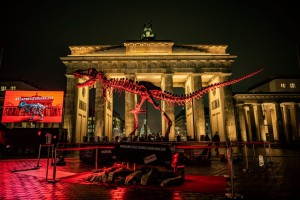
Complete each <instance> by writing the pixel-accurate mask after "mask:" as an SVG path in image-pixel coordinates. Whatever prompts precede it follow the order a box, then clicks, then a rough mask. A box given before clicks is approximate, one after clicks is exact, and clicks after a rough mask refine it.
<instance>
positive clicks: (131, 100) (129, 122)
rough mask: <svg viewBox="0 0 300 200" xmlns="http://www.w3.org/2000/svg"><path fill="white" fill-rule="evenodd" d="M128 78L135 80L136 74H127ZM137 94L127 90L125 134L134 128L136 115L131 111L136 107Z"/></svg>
mask: <svg viewBox="0 0 300 200" xmlns="http://www.w3.org/2000/svg"><path fill="white" fill-rule="evenodd" d="M125 77H126V78H128V79H131V80H135V75H134V74H128V75H125ZM135 96H136V95H135V94H133V93H131V92H125V135H126V137H128V135H129V134H130V133H131V132H132V131H133V130H134V115H133V114H132V113H130V111H131V110H133V109H134V108H135V105H136V101H135V100H136V98H135Z"/></svg>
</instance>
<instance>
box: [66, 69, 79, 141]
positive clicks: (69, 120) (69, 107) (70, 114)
mask: <svg viewBox="0 0 300 200" xmlns="http://www.w3.org/2000/svg"><path fill="white" fill-rule="evenodd" d="M66 77H67V86H66V94H65V109H64V121H63V127H64V128H65V129H67V130H68V137H67V140H68V141H69V142H75V138H76V136H75V133H76V130H75V129H76V128H75V124H76V113H77V107H76V105H77V103H76V102H77V101H78V92H77V90H78V89H77V87H76V83H77V80H76V79H75V77H74V76H73V75H68V74H67V75H66Z"/></svg>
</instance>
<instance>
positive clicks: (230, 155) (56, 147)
mask: <svg viewBox="0 0 300 200" xmlns="http://www.w3.org/2000/svg"><path fill="white" fill-rule="evenodd" d="M139 143H140V142H139ZM143 143H144V144H147V142H143ZM74 144H75V143H64V144H61V143H58V144H56V145H54V144H41V145H40V147H39V154H38V162H37V166H39V163H40V155H41V148H42V147H48V154H47V168H46V181H47V182H48V183H56V182H58V181H59V180H57V179H56V161H57V152H58V151H61V152H62V151H81V150H95V169H98V163H99V160H98V159H99V152H98V150H99V149H113V148H115V145H111V146H107V145H106V146H104V145H102V146H101V145H99V144H92V145H93V146H86V147H59V146H60V145H74ZM78 144H79V146H80V145H81V143H77V145H78ZM168 144H170V143H168ZM204 144H205V145H204ZM75 145H76V144H75ZM85 145H87V144H85ZM250 145H252V150H253V156H254V157H255V156H256V153H255V145H263V148H264V152H265V157H267V156H268V157H269V159H270V162H272V154H271V144H270V142H232V143H227V142H220V143H219V145H218V146H215V145H214V143H212V142H198V143H197V144H196V143H193V144H186V145H183V144H174V145H173V147H174V149H181V150H184V149H192V150H193V149H210V151H211V149H215V148H220V149H222V148H223V149H226V157H227V167H228V177H229V178H230V182H231V184H230V185H231V192H230V193H226V194H225V196H226V198H230V199H232V198H239V197H241V195H240V194H237V193H235V191H234V167H233V156H234V155H233V150H232V148H233V147H242V146H243V147H244V157H245V165H246V166H245V169H244V171H245V172H248V171H250V170H249V164H248V148H247V147H249V146H250ZM266 145H268V149H269V150H268V155H267V153H266ZM50 148H51V152H52V153H51V157H52V163H53V167H54V168H53V174H52V180H48V166H49V159H50ZM127 166H129V165H128V163H127Z"/></svg>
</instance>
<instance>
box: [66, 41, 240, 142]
mask: <svg viewBox="0 0 300 200" xmlns="http://www.w3.org/2000/svg"><path fill="white" fill-rule="evenodd" d="M226 49H227V45H176V44H174V42H172V41H168V40H166V41H164V40H161V41H160V40H154V41H140V40H138V41H126V42H124V44H123V45H94V46H72V47H70V50H71V55H68V56H66V57H61V60H62V62H63V63H64V64H65V66H66V67H67V70H66V76H67V89H66V90H67V95H66V98H65V101H66V105H68V106H66V108H65V109H66V110H65V115H64V125H63V126H64V128H67V129H68V131H69V135H70V136H71V138H72V139H71V141H72V142H81V139H80V138H78V135H81V134H82V133H84V131H83V129H84V128H85V124H86V123H85V122H84V121H82V120H85V118H82V117H84V116H88V111H87V112H86V113H82V112H81V111H80V113H79V111H78V107H77V106H76V105H78V101H79V100H80V99H82V97H81V95H82V93H81V92H80V89H78V88H76V85H75V83H76V82H78V81H82V80H74V77H72V74H73V72H74V71H75V70H78V69H81V70H82V69H89V68H95V69H96V70H98V71H103V72H105V73H106V74H107V76H108V78H125V77H126V78H130V79H132V80H135V81H141V80H143V81H150V82H152V83H153V84H155V85H156V86H159V87H161V88H162V89H163V90H166V91H168V92H173V88H174V87H182V88H184V89H185V93H186V94H187V93H190V92H194V91H195V90H197V89H200V88H201V87H205V86H207V85H209V84H213V83H215V82H216V81H219V80H220V81H221V80H225V79H229V77H230V75H231V64H232V63H233V62H234V61H235V58H236V56H235V55H230V54H228V53H227V52H226ZM95 86H96V90H97V92H96V94H97V95H96V101H95V102H96V105H95V115H96V116H95V136H99V137H100V138H103V137H104V136H107V137H108V138H109V140H112V127H111V126H112V123H111V122H110V121H111V117H110V116H111V115H110V114H109V113H110V112H111V111H110V109H112V108H113V107H112V106H113V98H110V99H108V100H106V101H103V98H102V94H101V85H100V84H98V83H97V84H95ZM95 86H94V87H95ZM87 89H88V88H87ZM216 91H217V96H218V99H219V100H220V102H221V104H220V106H221V107H220V108H219V111H220V112H219V113H220V114H221V117H212V116H211V120H210V121H211V124H217V125H216V126H214V125H212V131H213V132H215V131H219V132H220V133H223V136H222V137H223V138H228V136H229V135H230V136H231V137H232V138H235V132H234V131H233V130H235V122H234V113H233V112H230V111H229V110H228V111H226V109H225V108H224V106H230V105H232V98H230V94H231V88H230V87H229V88H227V89H222V88H221V89H216ZM107 92H109V91H107ZM110 92H113V91H110ZM210 93H212V92H210ZM209 95H210V94H209ZM106 96H109V95H106ZM158 101H159V100H158ZM211 101H213V99H211ZM88 102H89V101H88V99H86V100H85V103H86V104H88ZM125 103H126V105H125V133H126V135H128V134H129V133H130V132H131V131H132V130H133V126H134V124H133V121H134V116H133V115H132V114H131V113H129V112H130V110H131V109H133V108H134V107H135V105H136V104H137V97H136V95H135V94H132V93H126V95H125ZM210 104H212V103H211V102H210ZM72 105H73V107H72ZM161 107H162V108H163V110H164V111H165V112H166V113H167V114H168V116H169V117H170V119H171V120H172V122H173V126H172V128H171V131H170V140H171V141H173V140H176V139H175V138H176V135H175V129H174V127H175V117H174V106H173V105H168V104H167V102H161ZM210 107H211V106H210ZM186 110H187V112H186V117H187V134H188V135H191V136H192V137H194V138H193V139H197V140H199V138H200V135H203V134H204V133H205V117H204V105H203V100H202V99H195V100H193V102H189V103H187V104H186ZM221 111H222V112H221ZM86 118H87V117H86ZM161 120H162V122H163V123H162V134H164V133H165V130H166V125H165V121H164V119H163V118H162V119H161ZM71 121H72V122H71ZM78 124H80V125H78ZM150 128H151V127H150ZM78 129H79V130H78Z"/></svg>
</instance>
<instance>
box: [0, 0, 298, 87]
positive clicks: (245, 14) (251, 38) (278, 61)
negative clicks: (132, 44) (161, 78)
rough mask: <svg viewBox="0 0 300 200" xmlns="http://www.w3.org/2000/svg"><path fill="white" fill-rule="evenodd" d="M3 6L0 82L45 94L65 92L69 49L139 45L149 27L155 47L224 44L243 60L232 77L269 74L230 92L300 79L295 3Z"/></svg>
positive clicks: (228, 0) (109, 1) (104, 1)
mask: <svg viewBox="0 0 300 200" xmlns="http://www.w3.org/2000/svg"><path fill="white" fill-rule="evenodd" d="M262 2H264V3H262ZM267 2H268V3H267ZM5 4H7V5H6V6H1V11H0V25H1V26H0V27H1V29H0V30H1V31H0V47H1V49H2V62H1V68H0V74H1V75H0V77H5V78H20V77H22V78H23V79H25V80H30V81H31V82H33V83H36V84H38V85H40V86H41V87H43V88H45V89H47V90H64V89H65V80H66V79H65V75H64V74H65V66H64V65H63V64H62V62H61V61H60V59H59V58H60V57H64V56H67V55H69V54H70V51H69V48H68V47H69V46H71V45H98V44H123V42H124V41H126V40H136V39H139V38H140V35H141V33H142V30H143V25H144V23H145V22H148V21H151V22H152V24H153V31H154V33H155V34H156V35H157V39H158V40H173V41H174V42H175V43H177V44H227V45H228V46H229V47H228V52H229V53H230V54H232V55H237V56H238V57H237V59H236V62H235V63H234V64H233V66H232V69H233V75H232V77H233V78H234V77H238V76H242V75H244V74H246V73H250V72H252V71H254V70H257V69H259V68H261V67H266V70H265V71H264V72H263V73H261V74H259V75H258V76H257V77H255V78H251V79H249V80H246V81H243V82H242V83H238V84H236V85H234V86H233V91H237V92H239V91H246V90H247V89H248V88H249V87H250V86H252V85H253V84H255V83H257V82H258V81H262V80H264V79H266V78H267V77H270V76H276V75H290V74H300V67H299V59H298V57H297V45H299V44H300V31H299V25H300V20H299V16H298V15H299V13H300V12H299V11H300V9H299V6H296V2H295V3H292V2H291V1H256V0H252V1H247V0H245V1H241V0H195V1H191V0H185V1H174V0H172V1H169V0H150V1H130V0H127V1H116V0H101V1H100V0H97V1H89V0H84V1H71V0H60V1H55V0H51V1H46V0H45V1H41V0H36V1H33V0H26V1H16V0H12V1H7V2H6V3H5ZM2 5H4V4H3V3H2ZM299 49H300V48H299Z"/></svg>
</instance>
